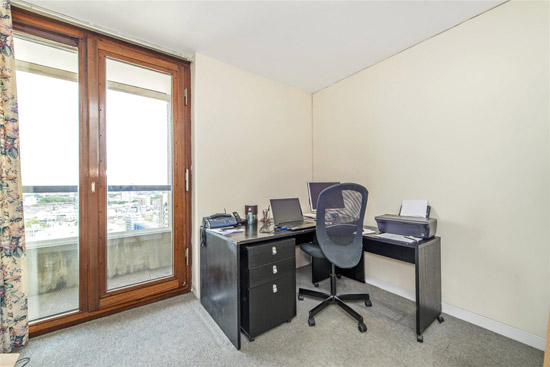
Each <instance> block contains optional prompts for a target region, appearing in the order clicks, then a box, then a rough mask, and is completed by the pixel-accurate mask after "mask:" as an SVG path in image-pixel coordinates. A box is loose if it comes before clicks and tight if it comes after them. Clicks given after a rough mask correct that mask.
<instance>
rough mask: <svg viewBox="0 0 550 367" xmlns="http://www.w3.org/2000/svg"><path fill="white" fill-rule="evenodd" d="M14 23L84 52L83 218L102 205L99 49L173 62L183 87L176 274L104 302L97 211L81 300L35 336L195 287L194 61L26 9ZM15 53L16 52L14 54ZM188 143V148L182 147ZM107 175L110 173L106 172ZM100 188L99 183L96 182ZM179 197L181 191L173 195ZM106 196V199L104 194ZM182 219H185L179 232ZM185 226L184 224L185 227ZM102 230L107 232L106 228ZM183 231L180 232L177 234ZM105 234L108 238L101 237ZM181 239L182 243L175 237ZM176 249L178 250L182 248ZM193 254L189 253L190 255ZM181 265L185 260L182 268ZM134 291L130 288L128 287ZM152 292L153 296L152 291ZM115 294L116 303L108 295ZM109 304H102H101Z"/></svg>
mask: <svg viewBox="0 0 550 367" xmlns="http://www.w3.org/2000/svg"><path fill="white" fill-rule="evenodd" d="M12 19H13V28H14V30H16V31H20V32H24V33H27V34H31V35H34V36H37V37H42V38H46V39H50V40H52V41H56V42H61V43H66V44H71V45H73V46H75V45H76V46H77V47H78V52H79V56H78V57H79V94H80V95H79V104H80V106H79V119H80V129H79V131H80V140H81V141H80V181H79V183H80V188H79V200H80V203H79V215H80V218H81V221H80V222H81V223H82V222H83V220H82V218H90V217H91V216H90V214H91V213H99V211H100V210H101V208H102V207H101V204H102V202H101V189H100V190H97V189H96V191H95V193H93V192H92V191H91V189H90V187H91V184H92V182H95V183H96V185H97V183H100V182H101V175H102V172H101V164H100V145H101V144H100V141H99V128H100V126H101V125H100V114H99V106H100V100H99V97H100V93H99V84H100V79H99V77H100V75H99V73H98V63H97V61H98V56H99V52H100V50H106V51H109V50H110V51H115V52H118V53H120V50H121V49H123V50H124V52H125V53H126V54H127V55H128V56H133V58H135V59H136V60H140V59H144V58H145V59H147V58H149V59H151V60H153V59H154V60H155V65H156V68H158V65H161V66H165V67H166V66H169V68H170V69H172V70H174V72H175V73H176V75H177V77H176V82H177V83H176V84H177V85H178V87H177V88H174V91H173V96H172V104H173V144H174V146H173V179H172V181H173V182H172V192H173V201H174V202H173V208H174V209H173V236H174V242H173V243H174V245H175V244H178V245H177V246H174V277H173V278H170V279H168V280H167V279H166V278H165V279H164V282H162V281H161V282H158V283H157V282H155V283H154V284H152V283H151V284H148V285H150V286H143V285H141V286H137V287H135V289H132V288H133V287H131V288H127V289H125V290H126V292H119V293H117V297H106V298H103V299H101V298H100V292H99V289H100V287H99V282H100V274H101V270H102V266H103V267H104V264H103V265H102V264H101V263H100V259H101V257H100V256H101V254H100V244H101V243H104V242H102V238H100V237H101V236H102V235H101V233H102V232H101V226H100V222H99V219H96V218H99V216H96V218H92V219H91V220H90V219H86V222H87V223H86V225H80V233H79V235H80V241H79V245H80V246H79V262H80V276H79V287H80V288H79V305H80V309H79V310H78V311H75V312H70V313H67V314H64V315H61V316H57V317H52V318H48V319H44V320H39V321H36V322H32V323H31V324H30V336H31V337H34V336H38V335H41V334H44V333H47V332H51V331H54V330H58V329H61V328H65V327H68V326H72V325H76V324H79V323H82V322H85V321H88V320H92V319H96V318H99V317H103V316H106V315H110V314H113V313H117V312H120V311H124V310H127V309H130V308H134V307H138V306H141V305H145V304H148V303H152V302H156V301H159V300H162V299H166V298H169V297H173V296H175V295H179V294H182V293H187V292H189V291H190V290H191V285H192V277H191V275H192V274H191V269H192V263H191V260H192V253H191V251H192V246H191V233H192V227H191V226H192V222H191V204H192V200H191V189H192V188H191V182H192V180H191V177H190V175H189V178H188V185H189V186H188V187H189V190H187V191H186V190H185V189H186V187H185V181H184V180H185V172H186V170H189V172H190V173H191V103H190V98H189V96H190V94H191V93H190V91H191V71H190V62H189V61H186V60H182V59H179V58H176V57H173V56H169V55H165V54H163V53H160V52H158V51H154V50H149V49H146V48H144V47H141V46H136V45H132V44H129V43H127V42H123V41H120V40H116V39H114V38H111V37H108V36H105V35H101V34H98V33H96V32H92V31H89V30H86V29H82V28H79V27H76V26H73V25H70V24H66V23H63V22H60V21H58V20H53V19H50V18H47V17H44V16H41V15H37V14H34V13H32V12H29V11H27V10H22V9H19V8H17V7H12ZM16 52H17V51H16ZM184 88H185V89H187V90H188V98H187V103H184V102H185V101H184ZM182 144H183V147H181V145H182ZM103 174H104V173H103ZM98 188H100V187H99V185H98ZM103 189H104V188H103ZM176 191H177V192H179V193H180V194H179V195H178V196H177V199H176V194H175V192H176ZM104 200H105V199H104ZM176 223H181V224H180V225H179V226H178V228H177V230H176V225H177V224H176ZM182 225H183V228H181V226H182ZM103 233H104V231H103ZM176 234H177V235H176ZM103 237H104V235H103ZM176 241H178V242H176ZM176 249H177V250H176ZM186 253H187V256H185V255H186ZM176 263H182V266H181V267H178V266H176ZM128 291H129V292H128ZM153 292H154V293H153ZM108 298H111V300H110V301H105V299H108ZM102 301H103V302H102Z"/></svg>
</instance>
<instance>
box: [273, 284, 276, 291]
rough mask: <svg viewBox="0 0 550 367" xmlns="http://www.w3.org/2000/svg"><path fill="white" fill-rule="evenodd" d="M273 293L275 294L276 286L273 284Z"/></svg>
mask: <svg viewBox="0 0 550 367" xmlns="http://www.w3.org/2000/svg"><path fill="white" fill-rule="evenodd" d="M273 293H277V284H273Z"/></svg>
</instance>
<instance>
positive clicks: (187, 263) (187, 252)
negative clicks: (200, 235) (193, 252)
mask: <svg viewBox="0 0 550 367" xmlns="http://www.w3.org/2000/svg"><path fill="white" fill-rule="evenodd" d="M185 265H186V266H189V247H186V248H185Z"/></svg>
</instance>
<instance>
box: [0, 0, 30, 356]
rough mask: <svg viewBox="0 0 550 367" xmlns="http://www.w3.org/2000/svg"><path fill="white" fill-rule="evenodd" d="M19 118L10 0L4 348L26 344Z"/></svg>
mask: <svg viewBox="0 0 550 367" xmlns="http://www.w3.org/2000/svg"><path fill="white" fill-rule="evenodd" d="M20 172H21V165H20V161H19V120H18V114H17V93H16V88H15V59H14V56H13V29H12V20H11V6H10V1H9V0H2V8H1V9H0V343H1V347H2V348H1V352H3V353H8V352H11V351H13V350H14V349H16V348H20V347H22V346H24V345H26V344H27V342H28V338H29V323H28V316H27V284H26V281H25V273H26V260H27V259H26V249H25V225H24V221H23V194H22V187H21V177H20Z"/></svg>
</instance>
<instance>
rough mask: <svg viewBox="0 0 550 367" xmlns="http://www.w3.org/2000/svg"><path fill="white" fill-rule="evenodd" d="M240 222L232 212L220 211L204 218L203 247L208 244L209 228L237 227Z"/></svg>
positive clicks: (202, 227)
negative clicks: (207, 231)
mask: <svg viewBox="0 0 550 367" xmlns="http://www.w3.org/2000/svg"><path fill="white" fill-rule="evenodd" d="M237 216H238V214H237ZM239 219H240V217H239ZM238 224H239V222H238V219H236V218H235V217H234V216H233V215H232V214H226V213H218V214H212V215H209V216H208V217H204V218H202V226H201V247H204V246H205V245H206V229H207V228H223V227H236V226H237V225H238Z"/></svg>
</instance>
